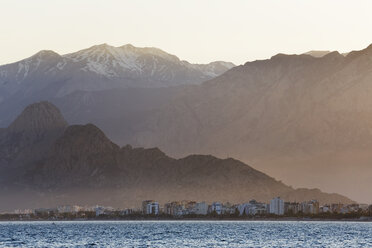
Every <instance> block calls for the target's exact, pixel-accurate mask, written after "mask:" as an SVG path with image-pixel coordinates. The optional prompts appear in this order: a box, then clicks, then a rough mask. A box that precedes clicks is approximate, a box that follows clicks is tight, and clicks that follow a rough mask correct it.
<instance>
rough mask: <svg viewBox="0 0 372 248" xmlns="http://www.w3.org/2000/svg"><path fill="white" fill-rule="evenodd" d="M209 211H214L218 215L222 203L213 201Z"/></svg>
mask: <svg viewBox="0 0 372 248" xmlns="http://www.w3.org/2000/svg"><path fill="white" fill-rule="evenodd" d="M209 212H210V213H214V212H216V214H218V215H220V214H222V203H220V202H213V203H212V205H211V207H210V211H209Z"/></svg>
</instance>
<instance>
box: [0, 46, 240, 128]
mask: <svg viewBox="0 0 372 248" xmlns="http://www.w3.org/2000/svg"><path fill="white" fill-rule="evenodd" d="M232 67H234V64H232V63H229V62H223V61H216V62H212V63H209V64H190V63H189V62H187V61H182V60H180V59H179V58H177V57H176V56H174V55H171V54H168V53H166V52H164V51H162V50H160V49H158V48H138V47H134V46H132V45H130V44H128V45H124V46H121V47H113V46H110V45H107V44H102V45H96V46H93V47H90V48H88V49H84V50H81V51H78V52H75V53H71V54H66V55H59V54H57V53H55V52H53V51H47V50H44V51H40V52H38V53H37V54H35V55H33V56H31V57H30V58H27V59H24V60H22V61H19V62H16V63H12V64H7V65H3V66H0V116H1V117H0V126H3V127H4V126H6V125H8V124H9V123H10V121H11V120H12V119H14V117H15V116H16V115H17V114H18V113H20V111H21V110H22V108H24V107H25V106H27V105H28V104H30V103H32V102H35V101H42V100H51V99H54V98H60V97H63V96H66V95H68V94H71V93H74V92H79V91H88V92H91V91H101V90H107V89H123V88H159V87H170V86H178V85H187V84H199V83H201V82H203V81H206V80H209V79H211V78H213V77H216V76H218V75H220V74H222V73H224V72H225V71H227V70H228V69H230V68H232Z"/></svg>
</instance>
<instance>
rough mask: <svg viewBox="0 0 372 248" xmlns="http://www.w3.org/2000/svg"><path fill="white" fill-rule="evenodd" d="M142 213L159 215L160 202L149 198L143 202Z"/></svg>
mask: <svg viewBox="0 0 372 248" xmlns="http://www.w3.org/2000/svg"><path fill="white" fill-rule="evenodd" d="M142 213H143V214H151V215H158V214H159V203H158V202H156V201H153V200H147V201H143V202H142Z"/></svg>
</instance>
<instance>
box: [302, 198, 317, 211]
mask: <svg viewBox="0 0 372 248" xmlns="http://www.w3.org/2000/svg"><path fill="white" fill-rule="evenodd" d="M300 211H301V212H302V213H304V214H319V202H318V201H317V200H311V201H308V202H302V203H301V204H300Z"/></svg>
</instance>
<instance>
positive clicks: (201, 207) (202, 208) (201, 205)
mask: <svg viewBox="0 0 372 248" xmlns="http://www.w3.org/2000/svg"><path fill="white" fill-rule="evenodd" d="M207 213H208V205H207V203H205V202H197V203H196V204H195V214H199V215H206V214H207Z"/></svg>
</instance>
